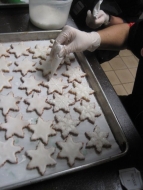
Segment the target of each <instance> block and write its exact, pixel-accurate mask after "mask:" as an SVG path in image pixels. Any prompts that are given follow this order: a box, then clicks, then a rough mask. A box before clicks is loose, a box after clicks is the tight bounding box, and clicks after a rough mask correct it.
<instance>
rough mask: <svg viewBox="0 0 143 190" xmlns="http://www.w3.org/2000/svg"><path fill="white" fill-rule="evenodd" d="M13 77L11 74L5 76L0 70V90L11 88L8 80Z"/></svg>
mask: <svg viewBox="0 0 143 190" xmlns="http://www.w3.org/2000/svg"><path fill="white" fill-rule="evenodd" d="M12 79H13V77H12V76H5V75H3V72H2V71H0V91H2V90H3V88H11V87H12V86H11V84H10V81H11V80H12Z"/></svg>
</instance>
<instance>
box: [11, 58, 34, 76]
mask: <svg viewBox="0 0 143 190" xmlns="http://www.w3.org/2000/svg"><path fill="white" fill-rule="evenodd" d="M35 64H36V63H33V62H32V61H29V60H28V59H27V58H25V59H24V60H23V61H19V62H17V61H16V62H15V65H16V67H15V68H14V69H13V71H15V72H18V71H20V72H21V73H22V75H23V76H25V75H26V74H27V73H28V72H36V69H35V67H33V66H34V65H35Z"/></svg>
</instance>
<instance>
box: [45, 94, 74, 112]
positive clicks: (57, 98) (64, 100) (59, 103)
mask: <svg viewBox="0 0 143 190" xmlns="http://www.w3.org/2000/svg"><path fill="white" fill-rule="evenodd" d="M47 102H49V103H50V104H53V105H54V112H57V111H59V110H60V109H62V110H64V111H65V112H69V111H70V110H69V105H71V104H73V100H71V99H69V95H68V94H63V95H59V94H56V93H55V94H54V99H51V100H47Z"/></svg>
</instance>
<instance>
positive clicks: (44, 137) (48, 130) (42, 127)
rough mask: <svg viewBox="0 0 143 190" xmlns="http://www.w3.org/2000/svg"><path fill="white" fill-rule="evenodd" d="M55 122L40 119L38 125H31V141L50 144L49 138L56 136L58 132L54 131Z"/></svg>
mask: <svg viewBox="0 0 143 190" xmlns="http://www.w3.org/2000/svg"><path fill="white" fill-rule="evenodd" d="M52 124H53V121H44V120H43V119H41V118H40V117H39V118H38V121H37V123H36V125H30V126H29V129H30V130H31V131H33V132H34V133H33V135H32V137H31V140H38V139H40V140H41V141H42V142H43V143H44V144H48V140H49V139H48V137H49V136H53V135H56V131H55V130H54V129H52Z"/></svg>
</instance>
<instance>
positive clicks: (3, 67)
mask: <svg viewBox="0 0 143 190" xmlns="http://www.w3.org/2000/svg"><path fill="white" fill-rule="evenodd" d="M11 64H12V62H11V61H7V60H6V59H5V57H3V56H2V57H1V58H0V71H3V72H9V67H8V66H10V65H11Z"/></svg>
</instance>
